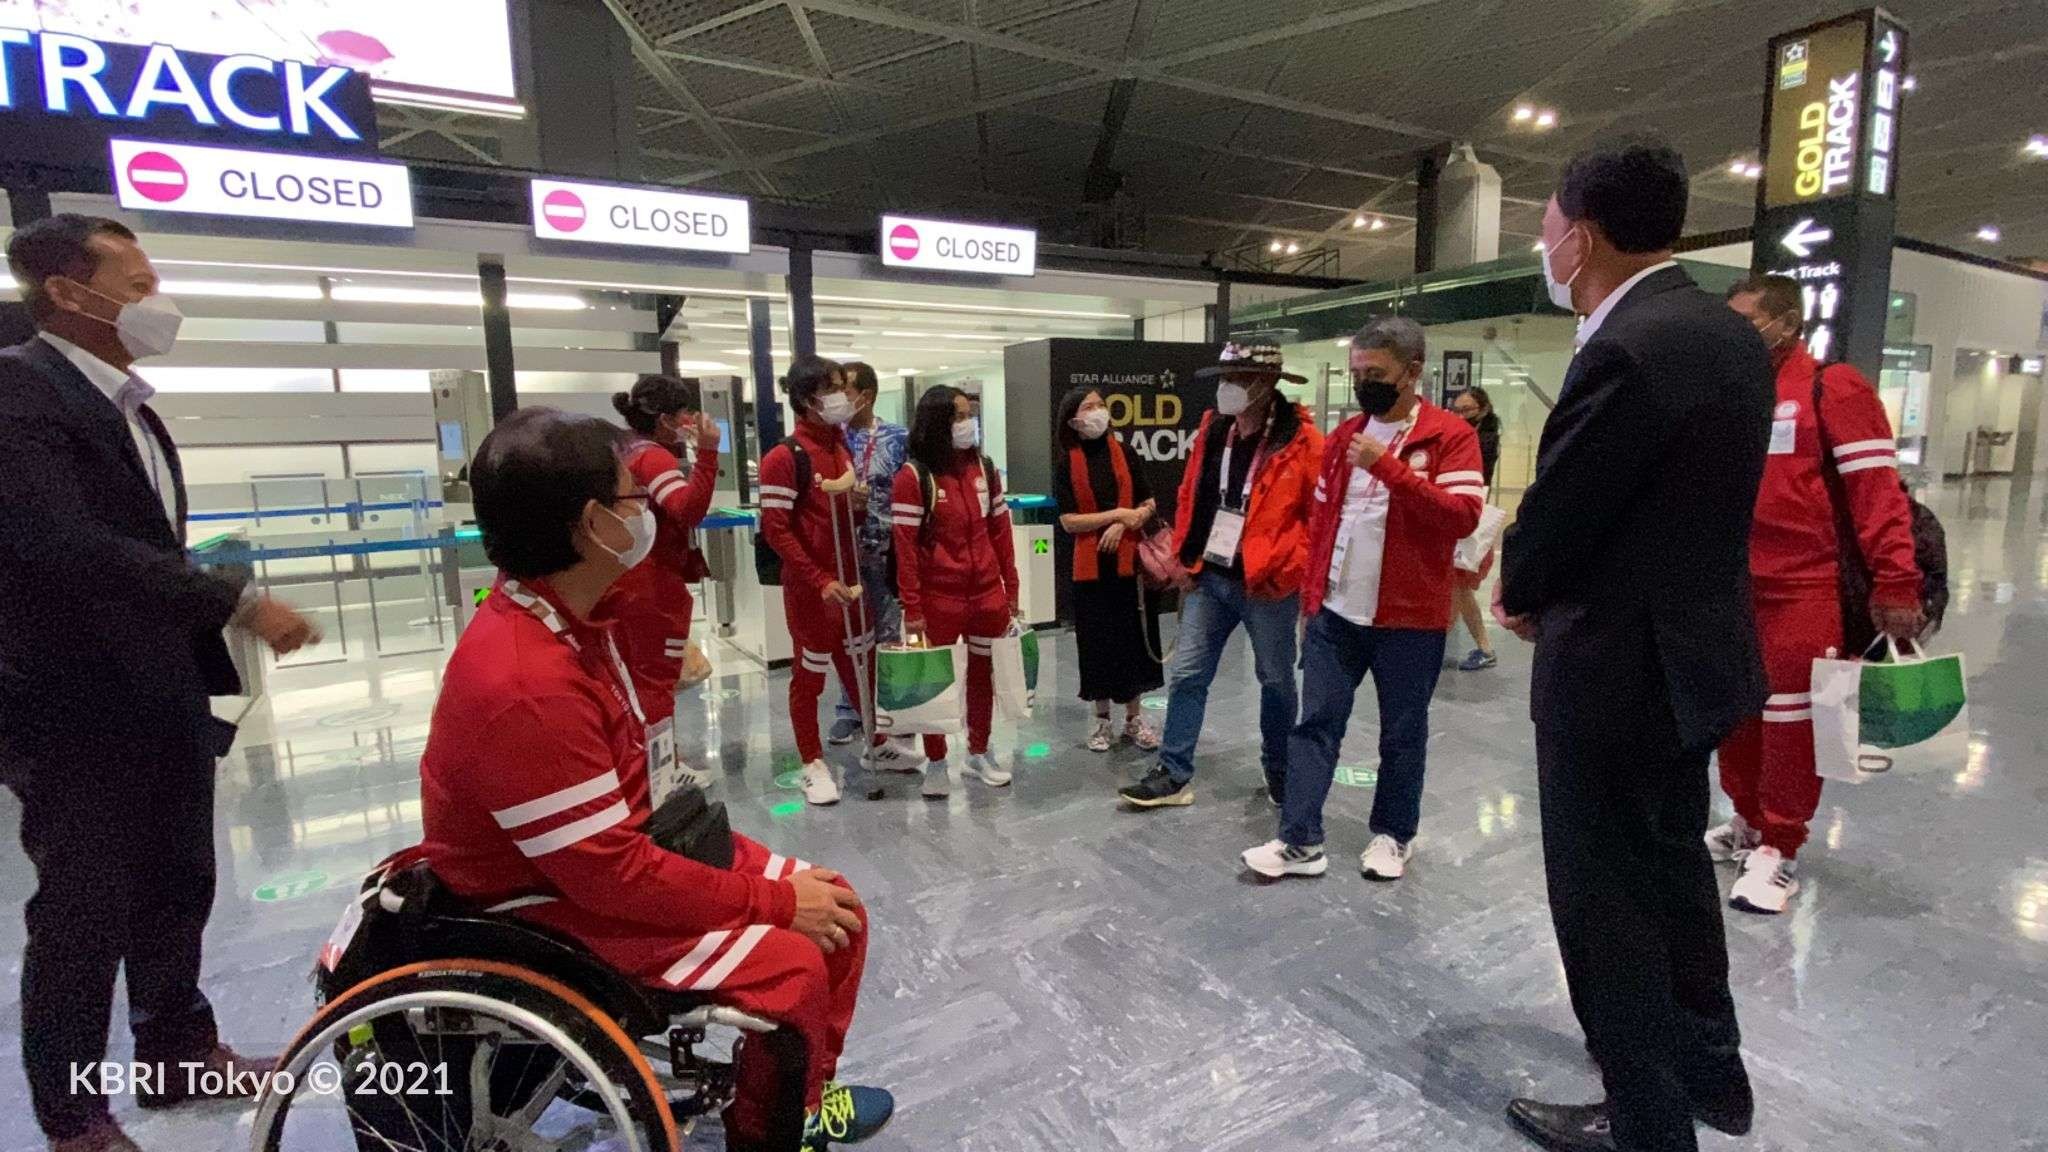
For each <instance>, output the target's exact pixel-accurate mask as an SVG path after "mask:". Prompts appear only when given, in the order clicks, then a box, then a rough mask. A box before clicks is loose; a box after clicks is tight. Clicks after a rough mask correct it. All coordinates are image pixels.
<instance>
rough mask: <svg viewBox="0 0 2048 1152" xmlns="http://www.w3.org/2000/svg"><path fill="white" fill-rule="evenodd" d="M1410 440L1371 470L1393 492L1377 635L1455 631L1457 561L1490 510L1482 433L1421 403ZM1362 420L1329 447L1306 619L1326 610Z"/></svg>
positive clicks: (1311, 546) (1311, 527) (1313, 528)
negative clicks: (1453, 600) (1453, 601)
mask: <svg viewBox="0 0 2048 1152" xmlns="http://www.w3.org/2000/svg"><path fill="white" fill-rule="evenodd" d="M1414 421H1415V422H1414V424H1413V425H1411V426H1410V427H1409V429H1408V431H1407V434H1406V435H1404V436H1401V437H1400V438H1399V439H1398V440H1397V442H1396V443H1394V444H1392V445H1389V448H1388V451H1387V453H1386V454H1385V455H1383V456H1381V457H1380V458H1379V459H1378V460H1375V461H1373V463H1372V467H1371V468H1369V469H1367V471H1369V472H1370V473H1371V474H1372V475H1373V476H1374V477H1375V478H1377V479H1378V480H1379V482H1380V483H1382V484H1385V485H1386V486H1387V542H1386V550H1385V552H1384V553H1383V555H1382V556H1381V558H1380V593H1379V608H1378V610H1377V611H1376V612H1375V613H1374V614H1373V626H1374V627H1375V628H1419V629H1425V630H1428V631H1432V632H1442V631H1445V630H1447V629H1449V628H1450V626H1451V587H1452V578H1451V554H1452V553H1453V552H1454V551H1456V549H1457V546H1458V541H1460V540H1462V539H1464V538H1465V537H1467V536H1470V535H1471V534H1472V533H1473V532H1474V531H1475V530H1476V529H1477V528H1478V527H1479V512H1480V509H1482V508H1483V507H1485V505H1486V476H1485V473H1484V472H1483V471H1482V470H1481V468H1482V464H1481V461H1480V456H1479V434H1478V433H1476V432H1474V431H1473V430H1472V426H1471V425H1469V424H1467V423H1465V421H1463V420H1461V419H1459V418H1458V417H1457V416H1454V415H1452V414H1451V413H1449V412H1446V411H1444V410H1443V409H1442V408H1439V407H1437V406H1436V405H1434V404H1431V403H1430V402H1429V401H1427V400H1418V401H1417V403H1416V407H1415V416H1414ZM1365 424H1366V417H1365V416H1364V414H1363V413H1361V414H1359V415H1357V416H1354V417H1352V418H1351V419H1349V420H1346V421H1345V422H1344V423H1342V424H1339V425H1338V426H1337V430H1336V431H1334V432H1332V433H1330V436H1329V439H1328V440H1327V441H1325V442H1324V447H1323V464H1322V471H1321V473H1320V474H1319V475H1318V476H1317V477H1316V491H1315V503H1314V504H1313V505H1311V507H1310V510H1309V522H1308V572H1307V576H1306V578H1305V579H1304V581H1303V584H1302V595H1301V609H1302V613H1303V615H1306V616H1313V615H1315V614H1316V613H1317V612H1319V611H1321V610H1322V606H1323V596H1324V594H1325V593H1327V592H1328V590H1329V583H1330V560H1331V556H1332V554H1333V553H1334V552H1335V551H1336V546H1337V533H1338V531H1339V529H1340V528H1341V527H1342V521H1343V518H1344V494H1345V492H1346V490H1347V489H1348V488H1349V487H1350V485H1351V471H1352V468H1353V465H1352V463H1351V438H1352V437H1353V436H1356V435H1357V434H1358V433H1360V432H1361V431H1363V430H1364V429H1365Z"/></svg>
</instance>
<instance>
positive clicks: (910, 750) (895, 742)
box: [862, 736, 921, 774]
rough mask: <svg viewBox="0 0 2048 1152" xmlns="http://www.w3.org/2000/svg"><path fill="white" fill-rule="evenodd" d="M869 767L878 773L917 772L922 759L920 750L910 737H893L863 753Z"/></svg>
mask: <svg viewBox="0 0 2048 1152" xmlns="http://www.w3.org/2000/svg"><path fill="white" fill-rule="evenodd" d="M862 756H863V757H864V759H865V761H866V763H867V766H868V767H870V768H872V769H874V770H875V771H877V772H902V773H906V774H908V773H911V772H915V771H917V768H918V762H919V760H920V759H921V757H920V755H919V753H918V748H917V745H916V744H915V743H913V742H912V741H911V739H910V737H908V736H891V737H889V738H888V739H886V740H884V741H882V742H881V743H880V744H874V745H870V746H869V748H868V750H867V751H866V752H864V753H862Z"/></svg>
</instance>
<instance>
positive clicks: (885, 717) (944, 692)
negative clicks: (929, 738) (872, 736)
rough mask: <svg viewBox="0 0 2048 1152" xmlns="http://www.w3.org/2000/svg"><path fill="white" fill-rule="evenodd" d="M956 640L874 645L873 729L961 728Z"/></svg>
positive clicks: (888, 732)
mask: <svg viewBox="0 0 2048 1152" xmlns="http://www.w3.org/2000/svg"><path fill="white" fill-rule="evenodd" d="M966 663H967V659H966V656H965V655H964V654H963V653H962V650H961V647H960V646H959V645H957V644H954V645H948V646H946V647H943V648H900V647H882V648H877V649H876V650H875V731H877V732H880V733H882V734H883V735H885V736H912V735H934V736H946V735H951V734H953V733H956V732H958V731H959V730H960V700H961V693H960V683H961V680H962V679H963V677H962V675H961V670H962V669H963V668H965V667H966Z"/></svg>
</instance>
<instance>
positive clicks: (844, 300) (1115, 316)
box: [758, 292, 1135, 322]
mask: <svg viewBox="0 0 2048 1152" xmlns="http://www.w3.org/2000/svg"><path fill="white" fill-rule="evenodd" d="M758 295H765V296H780V295H782V293H780V292H765V293H758ZM811 299H813V300H817V301H820V302H823V303H826V304H857V305H864V306H867V307H872V308H886V307H895V308H922V309H928V310H930V311H934V312H990V313H1001V314H1003V315H1005V316H1058V317H1063V318H1072V319H1076V320H1123V321H1127V322H1128V321H1130V320H1133V319H1135V317H1133V316H1132V315H1131V314H1130V313H1128V312H1074V311H1069V310H1066V309H1061V308H1007V307H1002V306H999V305H995V304H963V303H960V302H957V301H947V302H941V301H937V300H884V299H880V298H874V299H870V298H867V297H864V296H812V297H811Z"/></svg>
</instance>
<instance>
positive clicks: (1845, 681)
mask: <svg viewBox="0 0 2048 1152" xmlns="http://www.w3.org/2000/svg"><path fill="white" fill-rule="evenodd" d="M1883 643H1884V645H1885V654H1884V656H1883V657H1881V658H1880V659H1876V660H1871V659H1868V658H1866V659H1863V660H1840V659H1835V658H1832V657H1826V658H1822V659H1819V660H1815V661H1814V662H1813V680H1812V690H1813V764H1814V770H1815V771H1816V772H1818V773H1819V774H1820V776H1821V778H1822V779H1825V780H1848V781H1854V782H1857V783H1861V782H1862V781H1865V780H1869V779H1871V778H1872V777H1876V776H1886V775H1890V776H1904V775H1917V774H1921V773H1928V772H1943V773H1953V772H1955V771H1957V770H1959V769H1960V768H1961V767H1962V766H1963V764H1964V762H1965V761H1966V760H1967V759H1968V758H1969V754H1970V709H1969V699H1968V696H1969V690H1968V687H1967V685H1968V678H1967V677H1966V676H1965V674H1964V668H1963V658H1962V656H1961V655H1960V654H1955V655H1949V656H1933V657H1930V656H1927V655H1925V654H1924V653H1922V652H1921V651H1920V649H1919V647H1918V646H1917V645H1913V644H1908V645H1907V646H1906V650H1905V651H1901V650H1900V648H1899V646H1898V644H1897V643H1896V642H1894V641H1891V640H1886V641H1884V642H1883ZM1876 650H1877V646H1876V645H1873V646H1872V651H1873V652H1875V651H1876Z"/></svg>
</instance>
